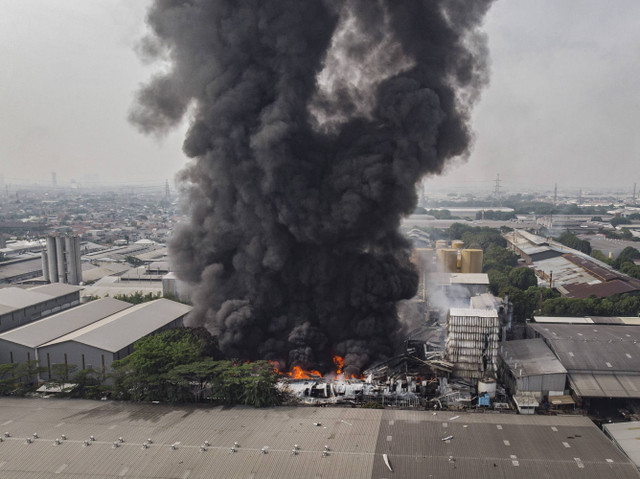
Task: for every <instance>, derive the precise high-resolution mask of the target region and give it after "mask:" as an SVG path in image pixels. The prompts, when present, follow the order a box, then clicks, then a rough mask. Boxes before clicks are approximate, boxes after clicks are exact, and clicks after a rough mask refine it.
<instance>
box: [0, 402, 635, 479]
mask: <svg viewBox="0 0 640 479" xmlns="http://www.w3.org/2000/svg"><path fill="white" fill-rule="evenodd" d="M0 421H1V422H0V424H2V427H3V437H2V439H3V440H2V443H0V451H1V452H0V454H2V461H0V475H1V476H2V477H3V478H7V479H14V478H15V479H25V478H36V477H59V478H72V477H87V478H92V477H96V478H97V477H158V478H188V479H194V478H203V479H204V478H211V477H224V478H229V479H232V478H247V477H256V478H257V477H265V478H266V477H279V478H283V479H288V478H292V479H293V478H295V479H298V478H318V477H329V478H333V477H348V478H350V479H369V478H375V479H380V478H390V477H402V478H416V479H417V478H424V477H431V476H433V477H441V478H460V477H474V478H495V477H531V478H535V477H565V478H574V477H575V478H594V479H596V478H597V479H599V478H604V477H616V478H621V479H622V478H638V477H640V473H639V472H638V470H637V468H636V466H635V465H634V464H633V463H632V462H631V461H630V460H629V459H628V458H627V456H625V455H624V454H623V453H622V452H621V451H620V450H618V448H617V447H616V446H615V445H614V444H613V443H612V442H611V441H610V440H609V439H608V438H607V437H606V436H605V435H604V434H603V433H602V432H601V431H599V430H598V428H597V427H596V426H595V425H594V424H593V423H592V422H591V421H589V420H588V419H587V418H584V417H580V416H573V417H560V416H548V417H544V416H519V415H495V414H467V413H460V414H458V413H456V414H452V413H450V412H445V411H441V412H437V413H432V412H429V411H402V410H385V411H376V410H362V409H351V408H290V407H280V408H275V409H267V410H261V409H253V408H246V407H234V408H231V409H225V408H219V407H216V408H196V407H192V406H168V405H146V404H131V403H116V402H102V403H100V402H98V403H96V402H92V401H84V400H76V401H68V400H67V401H65V400H55V399H34V400H17V399H5V400H3V401H2V402H1V403H0Z"/></svg>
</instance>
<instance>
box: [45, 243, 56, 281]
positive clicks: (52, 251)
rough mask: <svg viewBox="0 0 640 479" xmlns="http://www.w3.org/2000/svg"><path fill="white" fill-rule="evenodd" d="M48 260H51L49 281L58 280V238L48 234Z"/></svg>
mask: <svg viewBox="0 0 640 479" xmlns="http://www.w3.org/2000/svg"><path fill="white" fill-rule="evenodd" d="M47 261H48V262H49V282H50V283H57V282H58V260H57V258H56V238H55V237H54V236H47Z"/></svg>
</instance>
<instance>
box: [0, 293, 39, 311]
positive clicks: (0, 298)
mask: <svg viewBox="0 0 640 479" xmlns="http://www.w3.org/2000/svg"><path fill="white" fill-rule="evenodd" d="M50 300H51V295H48V294H44V293H39V292H37V291H33V290H28V289H22V288H3V289H0V304H1V305H3V306H5V307H8V308H10V309H8V311H13V310H16V309H22V308H26V307H27V306H33V305H34V304H38V303H43V302H45V301H50Z"/></svg>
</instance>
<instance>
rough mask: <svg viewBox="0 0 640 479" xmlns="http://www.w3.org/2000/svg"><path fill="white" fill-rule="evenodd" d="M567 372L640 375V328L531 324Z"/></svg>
mask: <svg viewBox="0 0 640 479" xmlns="http://www.w3.org/2000/svg"><path fill="white" fill-rule="evenodd" d="M530 327H531V328H532V329H533V330H534V331H536V332H537V333H539V334H540V335H541V336H543V337H544V338H545V339H546V340H547V344H549V346H550V347H551V349H552V350H553V351H554V353H555V354H556V356H558V359H560V361H561V362H562V364H563V365H564V367H565V368H567V370H568V371H589V372H593V371H601V372H606V373H613V372H621V371H622V372H638V371H640V328H638V327H637V326H609V325H600V324H598V325H595V324H594V325H587V324H584V325H583V324H531V325H530Z"/></svg>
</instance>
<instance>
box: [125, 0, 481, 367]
mask: <svg viewBox="0 0 640 479" xmlns="http://www.w3.org/2000/svg"><path fill="white" fill-rule="evenodd" d="M489 4H490V1H488V0H487V1H480V0H478V1H473V2H467V1H463V0H458V1H436V0H424V1H417V0H386V1H383V0H380V1H375V0H347V1H341V2H339V1H333V2H332V1H321V0H306V1H301V0H272V1H269V0H182V1H178V0H157V1H156V2H155V3H154V4H153V6H152V7H151V10H150V12H149V15H148V23H149V25H150V26H151V28H152V31H153V36H152V37H150V38H148V39H146V40H145V42H144V44H143V45H142V46H141V51H144V52H146V53H147V54H150V55H155V56H156V57H157V58H159V59H161V60H163V61H164V65H165V66H166V71H164V72H163V73H161V74H159V75H158V76H156V77H154V78H152V79H151V80H150V81H149V83H148V84H147V85H146V86H144V87H143V88H142V89H141V91H140V92H139V93H138V96H137V102H136V105H135V106H134V108H133V110H132V113H131V119H132V120H133V121H134V122H135V123H136V124H137V125H138V126H139V128H140V129H141V130H143V131H144V132H147V133H149V132H151V133H160V134H161V133H163V132H164V131H166V130H167V129H168V128H170V127H172V126H174V125H176V124H177V123H179V122H180V121H181V119H182V118H183V117H184V116H185V115H186V114H189V115H190V117H192V119H191V125H190V128H189V131H188V134H187V137H186V139H185V142H184V151H185V153H186V154H187V155H188V156H189V157H190V158H192V160H191V161H190V163H189V164H188V165H187V167H186V168H185V169H184V170H183V171H182V173H181V179H182V181H183V184H184V188H185V193H186V198H187V202H188V203H187V204H188V210H189V214H190V222H189V224H187V225H184V226H183V227H182V228H181V229H179V230H178V231H177V232H176V233H175V236H174V238H173V240H172V242H171V254H172V258H173V265H174V268H175V270H176V272H177V274H178V275H179V277H180V278H182V279H184V280H186V281H188V282H189V283H191V284H192V286H193V288H194V293H193V297H192V299H193V301H194V304H195V307H194V311H193V313H192V314H191V316H190V324H191V325H193V326H201V325H204V326H206V327H207V328H208V329H210V330H211V331H212V332H214V333H216V334H217V335H218V336H219V341H220V346H221V348H222V350H223V351H224V352H225V353H227V354H229V355H231V356H236V357H241V358H248V359H256V358H266V359H274V360H279V361H284V362H286V363H287V364H288V365H289V366H291V365H300V366H303V367H311V366H313V367H316V368H320V369H325V370H326V369H329V368H330V367H331V366H332V363H331V356H332V355H333V354H336V353H337V354H340V355H343V356H345V365H346V366H347V367H348V368H350V369H351V370H356V369H360V368H363V367H364V366H366V365H367V364H369V363H370V362H371V361H372V360H374V359H380V358H383V357H385V356H388V355H391V354H393V343H394V339H395V337H394V336H395V334H396V332H397V330H398V320H397V311H396V303H397V302H398V301H399V300H401V299H404V298H410V297H411V296H413V295H414V293H415V290H416V287H417V283H418V280H417V273H416V271H415V269H414V268H413V267H412V266H411V264H410V262H409V250H410V245H409V243H408V241H407V240H405V239H404V238H403V237H402V236H401V235H400V233H399V231H398V226H399V222H400V218H401V217H402V216H403V215H406V214H408V213H410V212H411V211H412V210H413V209H414V207H415V204H416V195H415V190H414V185H415V183H416V182H417V181H418V180H419V179H420V178H421V177H422V176H424V175H425V174H430V173H438V172H440V171H441V170H442V168H443V167H444V164H445V162H446V160H447V159H449V158H452V157H456V156H465V155H467V154H468V149H469V146H470V143H471V133H470V131H469V125H468V122H469V115H470V107H471V106H472V104H473V103H474V101H475V100H476V99H477V96H478V92H479V90H480V89H481V87H482V86H483V85H484V84H485V83H486V71H487V68H486V58H487V57H486V52H485V44H486V42H485V41H484V39H483V37H482V36H481V35H480V34H479V33H478V28H479V25H480V23H481V20H482V18H483V16H484V14H485V13H486V11H487V9H488V8H489Z"/></svg>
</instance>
